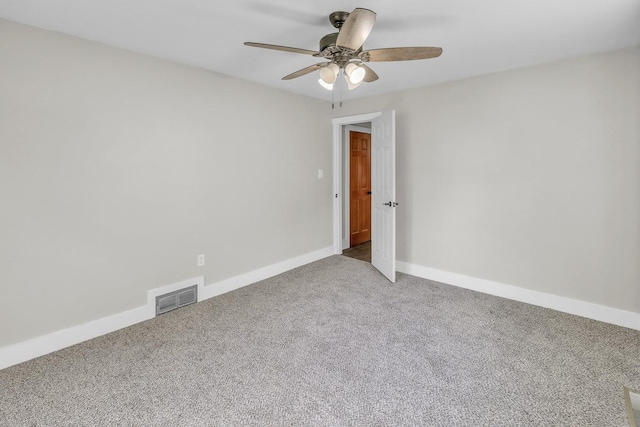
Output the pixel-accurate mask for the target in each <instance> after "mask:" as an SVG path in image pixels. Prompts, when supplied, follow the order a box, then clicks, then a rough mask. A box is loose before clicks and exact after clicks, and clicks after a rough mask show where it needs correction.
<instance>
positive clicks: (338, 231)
mask: <svg viewBox="0 0 640 427" xmlns="http://www.w3.org/2000/svg"><path fill="white" fill-rule="evenodd" d="M381 115H382V112H379V111H378V112H375V113H367V114H358V115H356V116H347V117H337V118H335V119H333V120H332V123H333V192H334V194H335V198H334V203H333V249H334V253H336V254H341V253H342V204H343V203H344V195H343V188H342V179H343V176H342V162H343V160H342V159H343V153H342V136H343V132H342V126H343V125H352V124H355V123H364V122H370V121H372V120H373V119H375V118H376V117H380V116H381Z"/></svg>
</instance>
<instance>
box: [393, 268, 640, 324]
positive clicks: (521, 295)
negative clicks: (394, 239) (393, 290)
mask: <svg viewBox="0 0 640 427" xmlns="http://www.w3.org/2000/svg"><path fill="white" fill-rule="evenodd" d="M396 269H397V270H398V271H399V272H401V273H406V274H410V275H412V276H417V277H422V278H423V279H428V280H433V281H436V282H441V283H445V284H448V285H453V286H458V287H461V288H465V289H471V290H474V291H477V292H482V293H485V294H490V295H495V296H499V297H503V298H508V299H511V300H515V301H520V302H526V303H528V304H533V305H537V306H540V307H546V308H551V309H554V310H558V311H562V312H564V313H569V314H575V315H577V316H582V317H587V318H589V319H594V320H599V321H601V322H606V323H611V324H614V325H618V326H623V327H625V328H630V329H636V330H640V313H634V312H632V311H625V310H620V309H618V308H613V307H608V306H604V305H599V304H594V303H590V302H586V301H580V300H576V299H572V298H567V297H561V296H558V295H553V294H548V293H545V292H539V291H533V290H531V289H525V288H520V287H517V286H512V285H505V284H503V283H498V282H493V281H490V280H484V279H477V278H475V277H470V276H464V275H462V274H457V273H450V272H448V271H442V270H437V269H435V268H430V267H423V266H420V265H415V264H408V263H405V262H400V261H398V262H396Z"/></svg>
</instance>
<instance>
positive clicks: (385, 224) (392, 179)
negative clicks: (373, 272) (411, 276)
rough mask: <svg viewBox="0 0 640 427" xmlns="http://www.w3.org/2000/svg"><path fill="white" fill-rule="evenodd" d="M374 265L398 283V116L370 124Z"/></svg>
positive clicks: (385, 115)
mask: <svg viewBox="0 0 640 427" xmlns="http://www.w3.org/2000/svg"><path fill="white" fill-rule="evenodd" d="M371 177H372V182H371V192H372V195H371V244H372V246H371V264H373V266H374V267H375V268H377V269H378V270H380V272H381V273H382V274H384V275H385V276H387V278H388V279H389V280H391V281H392V282H395V281H396V205H397V203H396V112H395V111H394V110H391V111H386V112H384V113H382V115H381V116H380V117H377V118H375V119H373V120H372V121H371Z"/></svg>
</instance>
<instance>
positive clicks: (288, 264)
mask: <svg viewBox="0 0 640 427" xmlns="http://www.w3.org/2000/svg"><path fill="white" fill-rule="evenodd" d="M334 254H335V250H334V248H333V247H328V248H324V249H321V250H318V251H315V252H311V253H308V254H305V255H301V256H298V257H296V258H291V259H289V260H286V261H282V262H279V263H277V264H273V265H270V266H267V267H263V268H260V269H258V270H254V271H251V272H249V273H245V274H241V275H239V276H236V277H232V278H230V279H226V280H222V281H220V282H217V283H213V284H210V285H208V286H204V276H200V277H195V278H193V279H189V280H185V281H182V282H178V283H174V284H171V285H167V286H163V287H161V288H155V289H151V290H149V291H147V304H146V305H143V306H141V307H137V308H134V309H132V310H128V311H124V312H122V313H117V314H114V315H112V316H107V317H103V318H101V319H97V320H92V321H90V322H87V323H84V324H82V325H78V326H73V327H71V328H67V329H63V330H60V331H56V332H52V333H50V334H47V335H43V336H40V337H36V338H33V339H30V340H27V341H23V342H19V343H16V344H13V345H9V346H6V347H3V348H0V369H4V368H8V367H9V366H13V365H17V364H18V363H22V362H26V361H27V360H31V359H34V358H36V357H39V356H44V355H45V354H48V353H51V352H54V351H57V350H61V349H63V348H65V347H69V346H72V345H74V344H78V343H81V342H83V341H87V340H90V339H92V338H96V337H99V336H101V335H105V334H108V333H110V332H114V331H117V330H118V329H122V328H126V327H127V326H131V325H135V324H136V323H140V322H144V321H145V320H148V319H151V318H153V317H154V316H155V297H156V296H158V295H162V294H165V293H168V292H172V291H175V290H178V289H182V288H184V287H187V286H192V285H198V301H203V300H205V299H208V298H211V297H214V296H216V295H220V294H223V293H225V292H230V291H233V290H235V289H238V288H241V287H243V286H247V285H250V284H252V283H255V282H258V281H260V280H264V279H268V278H269V277H273V276H275V275H278V274H280V273H284V272H285V271H288V270H291V269H293V268H296V267H300V266H302V265H305V264H308V263H310V262H313V261H317V260H319V259H322V258H326V257H328V256H331V255H334Z"/></svg>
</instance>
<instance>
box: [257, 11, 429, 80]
mask: <svg viewBox="0 0 640 427" xmlns="http://www.w3.org/2000/svg"><path fill="white" fill-rule="evenodd" d="M329 22H331V25H333V26H334V27H335V28H337V29H338V32H337V33H331V34H327V35H326V36H324V37H322V38H321V39H320V49H319V50H318V51H317V52H316V51H313V50H308V49H300V48H296V47H288V46H278V45H273V44H265V43H254V42H246V43H245V45H246V46H253V47H260V48H263V49H273V50H281V51H284V52H292V53H301V54H303V55H311V56H315V57H317V58H324V59H326V60H328V61H325V62H319V63H317V64H314V65H310V66H309V67H306V68H303V69H301V70H298V71H296V72H294V73H291V74H289V75H287V76H284V77H283V78H282V80H291V79H295V78H297V77H301V76H304V75H306V74H309V73H311V72H313V71H316V70H319V71H320V80H318V82H319V83H320V84H321V85H322V86H323V87H325V88H326V89H329V90H331V89H333V84H334V83H335V82H336V80H337V79H338V77H339V76H340V75H343V76H344V77H345V80H346V82H347V87H348V88H349V90H351V89H355V88H356V87H358V86H359V85H360V84H361V83H362V82H367V83H370V82H374V81H376V80H378V75H377V74H376V73H375V71H373V70H372V69H371V68H369V66H367V65H366V63H367V62H388V61H409V60H415V59H428V58H436V57H438V56H440V55H441V54H442V48H439V47H390V48H383V49H371V50H363V49H362V45H363V43H364V42H365V40H366V39H367V37H368V36H369V34H370V33H371V30H372V29H373V25H374V24H375V22H376V13H375V12H373V11H371V10H369V9H364V8H356V9H354V10H353V12H351V13H349V12H333V13H332V14H331V15H329Z"/></svg>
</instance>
